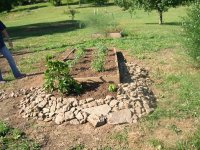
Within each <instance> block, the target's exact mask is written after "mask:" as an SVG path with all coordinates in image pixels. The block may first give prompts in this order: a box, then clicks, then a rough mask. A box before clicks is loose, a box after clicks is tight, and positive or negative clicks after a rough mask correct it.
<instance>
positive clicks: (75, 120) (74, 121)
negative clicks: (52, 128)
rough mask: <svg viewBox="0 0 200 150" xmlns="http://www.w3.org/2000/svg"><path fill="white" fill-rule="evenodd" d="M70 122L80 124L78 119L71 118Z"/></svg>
mask: <svg viewBox="0 0 200 150" xmlns="http://www.w3.org/2000/svg"><path fill="white" fill-rule="evenodd" d="M69 123H70V124H72V125H78V124H79V121H78V120H77V119H72V120H70V122H69Z"/></svg>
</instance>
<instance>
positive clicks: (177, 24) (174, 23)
mask: <svg viewBox="0 0 200 150" xmlns="http://www.w3.org/2000/svg"><path fill="white" fill-rule="evenodd" d="M145 24H147V25H159V24H158V23H145ZM162 25H171V26H181V22H164V23H163V24H162Z"/></svg>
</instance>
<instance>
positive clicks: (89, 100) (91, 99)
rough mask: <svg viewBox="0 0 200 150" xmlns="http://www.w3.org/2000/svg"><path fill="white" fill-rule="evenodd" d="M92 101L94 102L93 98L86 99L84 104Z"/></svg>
mask: <svg viewBox="0 0 200 150" xmlns="http://www.w3.org/2000/svg"><path fill="white" fill-rule="evenodd" d="M92 101H94V98H87V99H86V102H87V103H90V102H92Z"/></svg>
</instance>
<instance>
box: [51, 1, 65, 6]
mask: <svg viewBox="0 0 200 150" xmlns="http://www.w3.org/2000/svg"><path fill="white" fill-rule="evenodd" d="M49 2H50V3H51V4H52V5H54V6H60V5H61V4H62V0H49Z"/></svg>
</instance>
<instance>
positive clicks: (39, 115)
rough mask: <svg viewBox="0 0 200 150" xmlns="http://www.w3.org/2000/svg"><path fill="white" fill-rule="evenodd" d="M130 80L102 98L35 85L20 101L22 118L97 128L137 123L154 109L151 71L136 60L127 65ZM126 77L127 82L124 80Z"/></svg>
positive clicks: (126, 75)
mask: <svg viewBox="0 0 200 150" xmlns="http://www.w3.org/2000/svg"><path fill="white" fill-rule="evenodd" d="M126 67H127V71H124V76H125V77H127V79H125V80H126V81H127V83H126V82H125V83H121V84H119V85H118V90H117V96H116V97H112V96H109V95H108V96H106V97H104V98H102V99H94V98H87V99H82V100H77V99H76V98H64V97H55V96H54V95H52V94H46V93H45V91H44V89H43V88H34V89H31V90H30V91H29V93H28V94H27V93H26V94H25V96H24V97H23V99H22V100H21V102H20V114H21V115H22V117H23V118H33V119H37V120H42V121H46V122H49V121H54V122H55V123H56V124H62V123H64V122H67V123H69V124H83V123H86V122H90V123H91V124H92V125H93V126H94V127H98V126H101V125H104V124H106V123H108V124H122V123H136V122H137V121H138V119H139V118H140V117H142V116H144V115H147V114H149V113H150V112H152V111H153V110H154V107H155V97H154V95H153V93H152V91H151V90H150V89H149V87H148V84H149V83H150V79H149V78H148V72H147V71H146V70H145V69H144V68H141V67H139V66H138V65H136V64H133V63H127V64H126ZM125 80H124V81H125Z"/></svg>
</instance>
